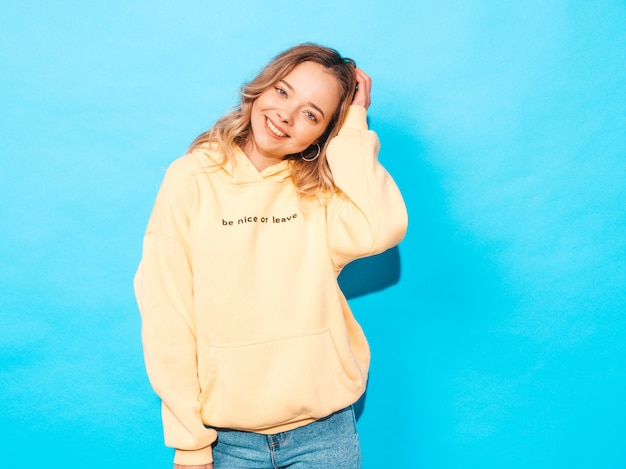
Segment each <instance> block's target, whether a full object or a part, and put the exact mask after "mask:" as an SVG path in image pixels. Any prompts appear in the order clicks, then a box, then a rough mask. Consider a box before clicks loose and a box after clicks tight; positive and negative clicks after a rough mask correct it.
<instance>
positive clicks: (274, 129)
mask: <svg viewBox="0 0 626 469" xmlns="http://www.w3.org/2000/svg"><path fill="white" fill-rule="evenodd" d="M265 122H266V123H267V128H268V129H269V131H270V132H272V133H273V134H274V135H276V136H277V137H288V135H287V134H286V133H284V132H281V131H280V129H279V128H278V127H276V126H275V125H274V124H272V121H271V120H269V118H267V117H266V118H265Z"/></svg>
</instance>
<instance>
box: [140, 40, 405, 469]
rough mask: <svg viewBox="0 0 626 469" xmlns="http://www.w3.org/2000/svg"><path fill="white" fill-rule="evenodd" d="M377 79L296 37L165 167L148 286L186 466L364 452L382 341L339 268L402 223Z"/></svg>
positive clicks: (381, 245) (150, 316)
mask: <svg viewBox="0 0 626 469" xmlns="http://www.w3.org/2000/svg"><path fill="white" fill-rule="evenodd" d="M370 89H371V81H370V79H369V77H368V76H367V75H366V74H365V73H364V72H363V71H361V70H360V69H357V68H356V67H355V64H354V62H353V61H352V60H350V59H346V58H342V57H341V56H340V55H339V54H338V53H337V52H336V51H335V50H333V49H329V48H326V47H321V46H318V45H315V44H303V45H300V46H296V47H293V48H291V49H289V50H287V51H285V52H283V53H282V54H280V55H278V56H277V57H276V58H274V60H272V61H271V62H270V63H269V64H268V65H267V66H266V67H265V68H264V69H263V70H262V71H261V73H259V75H257V77H256V78H254V79H253V80H252V81H251V82H250V83H248V84H247V85H245V86H244V87H243V88H242V93H241V95H242V97H241V103H240V105H239V106H238V107H237V108H236V109H235V110H234V111H233V112H232V113H230V114H228V115H226V116H225V117H223V118H222V119H220V120H218V121H217V122H216V123H215V125H214V126H213V127H212V128H211V130H209V131H208V132H206V133H204V134H202V135H200V136H199V137H198V138H197V139H196V140H195V141H194V143H193V144H192V145H191V147H190V149H189V151H188V153H187V154H186V155H185V156H183V157H182V158H180V159H178V160H177V161H175V162H174V163H173V164H172V165H171V166H170V168H169V169H168V171H167V174H166V176H165V178H164V181H163V184H162V186H161V189H160V191H159V194H158V196H157V200H156V203H155V206H154V209H153V212H152V215H151V217H150V220H149V223H148V228H147V231H146V235H145V239H144V247H143V256H142V261H141V264H140V267H139V270H138V272H137V276H136V278H135V291H136V294H137V299H138V303H139V308H140V311H141V314H142V338H143V346H144V354H145V362H146V368H147V371H148V375H149V377H150V381H151V384H152V386H153V387H154V389H155V392H156V393H157V394H158V395H159V397H160V398H161V400H162V412H163V425H164V433H165V440H166V444H167V445H168V446H171V447H173V448H175V449H176V453H175V457H174V467H175V468H200V469H212V468H213V464H214V467H215V468H216V469H226V468H237V469H241V468H247V467H255V468H265V467H267V468H272V467H287V466H288V467H293V468H316V467H319V468H328V467H336V468H341V467H345V468H358V467H360V448H359V443H358V436H357V433H356V425H355V419H354V413H353V410H352V407H351V405H352V404H353V403H354V402H356V401H357V400H358V399H359V397H360V396H361V395H362V393H363V392H364V390H365V385H366V381H367V373H368V366H369V348H368V345H367V341H366V339H365V337H364V335H363V332H362V330H361V328H360V326H359V325H358V323H357V322H356V320H355V319H354V317H353V315H352V313H351V311H350V309H349V307H348V304H347V302H346V300H345V297H344V296H343V294H342V293H341V291H340V289H339V286H338V283H337V276H338V275H339V272H340V271H341V269H342V267H343V266H345V265H346V264H347V263H348V262H350V261H352V260H354V259H356V258H359V257H364V256H369V255H373V254H377V253H379V252H382V251H384V250H386V249H388V248H390V247H392V246H394V245H396V244H397V243H399V242H400V240H401V239H402V237H403V236H404V233H405V230H406V225H407V215H406V209H405V206H404V203H403V200H402V197H401V195H400V192H399V190H398V188H397V186H396V185H395V183H394V182H393V180H392V178H391V177H390V176H389V174H388V173H387V172H386V171H385V169H384V168H383V167H382V166H381V165H380V164H379V163H378V160H377V153H378V148H379V143H378V138H377V136H376V134H375V133H373V132H372V131H369V130H367V121H366V109H367V108H368V106H369V104H370Z"/></svg>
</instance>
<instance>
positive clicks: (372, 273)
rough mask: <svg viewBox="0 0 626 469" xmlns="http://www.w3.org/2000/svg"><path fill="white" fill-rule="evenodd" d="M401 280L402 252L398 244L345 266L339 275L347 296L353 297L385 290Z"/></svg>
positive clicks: (340, 284) (342, 288)
mask: <svg viewBox="0 0 626 469" xmlns="http://www.w3.org/2000/svg"><path fill="white" fill-rule="evenodd" d="M399 280H400V253H399V250H398V247H397V246H396V247H393V248H391V249H388V250H387V251H385V252H383V253H381V254H377V255H376V256H370V257H365V258H363V259H357V260H355V261H353V262H351V263H350V264H348V265H347V266H345V267H344V269H343V270H342V271H341V274H340V275H339V286H340V287H341V290H342V291H343V293H344V295H346V298H348V299H352V298H356V297H359V296H363V295H367V294H368V293H374V292H377V291H380V290H384V289H385V288H387V287H390V286H391V285H394V284H395V283H398V281H399Z"/></svg>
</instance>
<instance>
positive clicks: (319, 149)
mask: <svg viewBox="0 0 626 469" xmlns="http://www.w3.org/2000/svg"><path fill="white" fill-rule="evenodd" d="M315 145H317V153H316V154H315V156H314V157H313V158H305V156H304V153H303V152H300V156H301V157H302V159H303V160H304V161H315V160H316V159H317V157H318V156H320V152H321V151H322V147H320V144H319V143H316V144H315Z"/></svg>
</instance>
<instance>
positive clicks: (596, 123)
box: [0, 0, 626, 469]
mask: <svg viewBox="0 0 626 469" xmlns="http://www.w3.org/2000/svg"><path fill="white" fill-rule="evenodd" d="M0 41H1V45H0V89H1V91H0V104H1V106H2V107H1V109H2V110H1V113H0V129H1V130H0V132H1V139H0V158H1V165H0V204H1V205H0V220H1V223H2V229H1V230H0V256H1V257H0V261H1V264H0V275H1V278H2V283H1V286H0V304H1V306H0V307H1V316H0V387H1V389H0V433H1V435H0V461H1V462H0V464H1V465H2V466H3V467H13V466H16V465H18V464H19V465H20V467H28V468H34V467H40V466H44V467H48V466H53V467H57V466H58V467H65V468H84V467H92V468H111V467H117V468H132V467H139V468H155V469H158V468H170V467H171V451H170V450H169V449H166V448H164V447H163V445H162V435H161V427H160V417H159V406H158V401H157V399H156V397H155V396H154V395H153V394H152V391H151V389H150V387H149V384H148V382H147V379H146V377H145V373H144V370H143V362H142V356H141V347H140V342H139V326H140V324H139V317H138V313H137V310H136V306H135V303H134V297H133V293H132V289H131V280H132V276H133V274H134V270H135V267H136V264H137V262H138V261H139V256H140V248H141V238H142V234H143V230H144V228H145V224H146V221H147V217H148V214H149V211H150V209H151V206H152V203H153V200H154V196H155V194H156V190H157V188H158V185H159V183H160V180H161V177H162V176H163V171H164V169H165V167H166V166H167V165H168V164H169V162H171V161H172V160H173V159H174V158H176V157H177V156H179V155H180V154H181V153H182V152H183V151H184V149H185V148H186V147H187V145H188V144H189V142H190V141H191V140H192V139H193V138H194V137H195V136H196V135H197V134H198V133H200V132H201V131H203V130H205V129H206V128H208V127H209V126H210V125H211V123H212V122H213V120H214V119H216V118H217V117H218V116H220V115H222V114H223V113H224V112H225V111H226V110H227V109H228V108H229V107H230V106H232V105H233V104H234V103H235V101H236V95H237V89H238V87H239V85H240V84H241V83H242V82H243V81H245V80H248V79H250V78H251V77H252V76H253V75H254V74H255V73H256V72H257V71H258V70H259V68H260V67H261V66H262V65H263V64H264V63H266V62H267V61H268V60H269V59H270V58H271V57H272V56H273V55H274V54H275V53H277V52H279V51H281V50H283V49H284V48H286V47H289V46H291V45H294V44H296V43H299V42H303V41H316V42H320V43H323V44H327V45H330V46H332V47H335V48H337V49H339V50H340V51H341V52H342V53H343V54H345V55H348V56H350V57H353V58H355V59H356V60H357V63H358V64H359V65H360V66H361V67H362V68H364V69H365V70H366V71H367V72H368V73H369V74H370V75H371V76H372V78H373V83H374V89H373V104H372V106H371V108H370V111H371V112H370V123H371V126H372V128H374V129H375V130H376V131H377V132H378V133H379V135H380V137H381V140H382V145H383V146H382V152H381V156H380V158H381V160H382V161H383V163H384V164H385V165H386V166H387V167H388V169H389V170H390V172H391V173H392V174H393V175H394V176H395V178H396V180H397V182H398V184H399V185H400V187H401V189H402V190H403V193H404V194H405V196H406V202H407V205H408V208H409V213H410V229H409V233H408V235H407V237H406V240H405V241H404V242H403V243H402V244H401V245H400V247H399V250H397V251H395V254H394V255H398V254H399V261H400V267H401V270H400V277H399V280H398V281H397V282H396V283H394V284H393V285H392V286H389V287H388V288H385V289H382V290H381V289H379V288H378V287H376V279H375V278H372V277H371V276H372V273H373V272H375V271H376V268H372V265H374V266H376V265H377V264H376V262H377V260H376V259H374V261H373V264H372V263H370V264H361V266H360V267H359V265H355V266H354V267H353V268H352V270H351V271H350V272H349V274H350V275H349V277H347V280H344V282H346V283H345V285H346V288H347V289H352V290H351V291H352V294H351V296H352V298H351V304H352V306H353V308H354V311H355V313H356V315H357V317H358V318H359V320H360V321H361V323H362V325H363V327H364V329H365V331H366V333H367V335H368V337H369V339H370V342H371V346H372V352H373V363H372V370H371V378H370V383H369V390H368V392H367V395H366V398H365V400H364V407H363V413H362V415H361V418H360V420H359V427H360V432H361V439H362V443H363V449H364V458H365V468H366V469H373V468H381V467H382V468H426V469H440V468H443V469H445V468H527V467H534V468H591V467H593V468H624V467H626V444H625V443H626V442H625V439H626V429H625V423H624V422H625V421H626V403H625V396H626V350H625V345H624V344H625V342H626V340H625V339H626V319H625V309H626V215H625V206H626V4H625V3H624V2H623V1H618V0H613V1H610V0H599V1H583V0H581V1H568V0H561V1H556V0H554V1H552V0H548V1H527V2H512V1H495V0H492V1H489V0H469V1H453V0H441V1H422V0H416V1H403V2H394V1H385V2H382V1H380V2H375V1H359V2H357V1H344V2H342V1H328V0H321V1H317V2H302V3H296V2H279V3H272V2H266V1H264V2H261V1H258V2H256V1H240V2H228V1H224V2H208V1H199V0H189V1H185V2H173V1H171V2H166V1H135V2H121V1H113V0H110V1H106V2H105V1H93V2H85V1H69V0H68V1H57V2H50V1H49V2H44V1H20V2H3V3H2V6H0ZM392 254H393V253H392ZM381 259H382V262H379V264H381V265H382V266H383V267H385V266H388V265H390V264H389V262H391V261H393V259H394V257H393V256H391V257H387V258H385V257H383V258H381ZM389 259H391V261H390V260H389ZM368 266H369V267H368ZM381 271H382V272H385V270H384V269H383V270H381ZM359 273H361V274H362V275H363V276H364V277H363V278H365V279H367V278H369V280H367V282H372V283H371V285H369V284H367V285H365V287H364V288H362V289H361V290H359V288H360V286H359V285H360V284H359V282H358V281H357V280H355V279H358V275H359ZM368 275H369V277H368ZM385 275H387V274H385ZM388 280H389V279H388ZM394 281H395V280H394V279H391V282H388V283H393V282H394ZM383 283H384V282H383ZM361 287H363V285H361ZM374 290H377V291H374ZM365 292H369V293H367V294H363V293H365Z"/></svg>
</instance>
